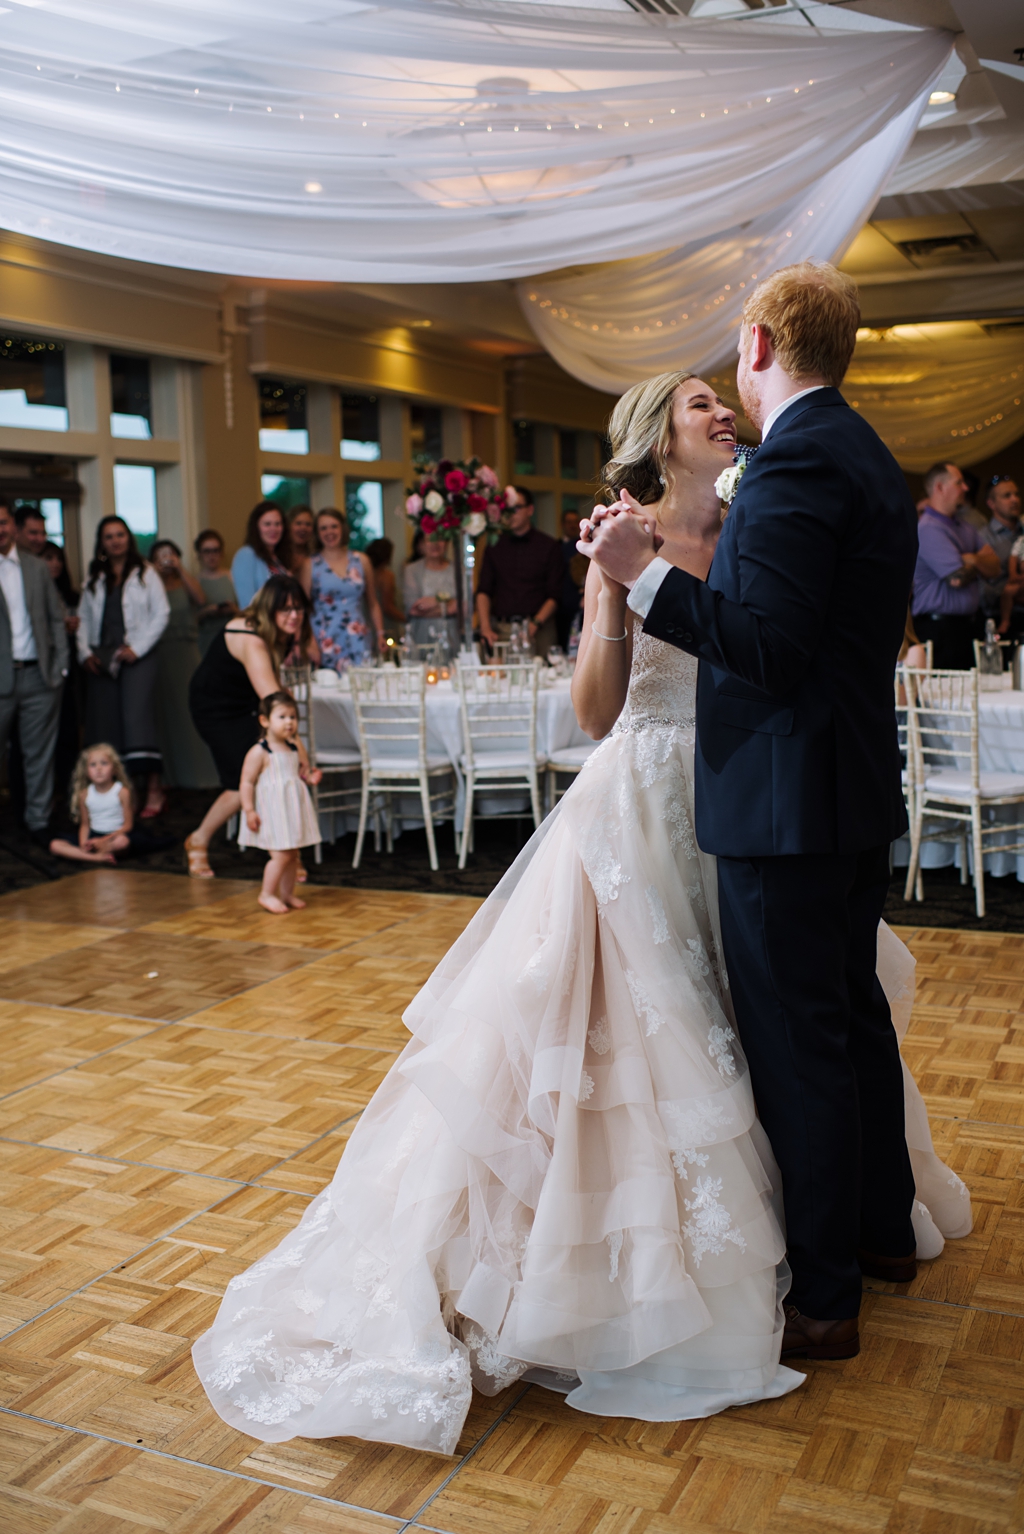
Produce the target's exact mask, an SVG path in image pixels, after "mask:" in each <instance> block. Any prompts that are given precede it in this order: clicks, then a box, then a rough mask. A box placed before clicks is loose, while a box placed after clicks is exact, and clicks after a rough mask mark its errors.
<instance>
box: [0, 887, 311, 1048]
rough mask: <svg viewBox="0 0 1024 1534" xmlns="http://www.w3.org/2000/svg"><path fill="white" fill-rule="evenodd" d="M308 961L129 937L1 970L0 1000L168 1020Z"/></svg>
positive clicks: (294, 954)
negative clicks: (16, 967)
mask: <svg viewBox="0 0 1024 1534" xmlns="http://www.w3.org/2000/svg"><path fill="white" fill-rule="evenodd" d="M182 882H183V881H182ZM304 962H305V956H304V954H303V952H302V950H301V949H297V948H286V947H271V946H269V945H268V944H265V943H227V942H213V941H210V940H208V939H202V938H183V937H171V936H162V935H154V934H149V933H142V932H124V933H118V934H116V935H115V936H114V937H111V938H108V939H107V941H106V942H105V943H100V944H94V945H92V946H91V947H89V948H79V949H75V950H74V951H72V952H70V953H64V954H58V955H56V956H55V957H53V958H50V959H46V960H42V961H40V962H39V963H37V964H26V965H24V966H23V967H22V968H20V969H11V970H7V971H5V972H0V996H3V997H7V998H9V999H11V1000H15V1001H33V1002H41V1003H44V1004H48V1005H51V1006H60V1007H79V1008H83V1009H88V1010H91V1011H98V1012H111V1011H113V1012H124V1013H127V1014H129V1015H130V1016H134V1017H153V1018H160V1019H163V1020H166V1021H168V1022H169V1021H172V1020H173V1019H175V1018H179V1017H187V1016H188V1014H189V1013H191V1012H198V1011H200V1010H202V1009H203V1008H204V1007H209V1006H212V1005H214V1004H215V1003H216V1002H218V1001H221V1000H222V999H223V998H224V997H226V996H237V995H239V994H240V993H242V992H243V991H246V990H249V989H250V988H251V987H252V986H254V985H258V984H259V983H260V982H261V981H263V980H269V979H270V978H271V977H272V976H274V975H280V974H285V973H288V972H289V971H290V970H293V969H295V968H297V967H298V966H299V965H300V964H303V963H304Z"/></svg>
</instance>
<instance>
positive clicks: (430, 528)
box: [420, 511, 437, 537]
mask: <svg viewBox="0 0 1024 1534" xmlns="http://www.w3.org/2000/svg"><path fill="white" fill-rule="evenodd" d="M420 527H421V528H422V530H423V531H424V532H425V533H426V534H427V536H428V537H429V536H430V534H431V533H436V532H437V523H436V522H435V521H434V519H433V517H432V516H431V515H430V513H429V511H425V512H424V513H423V515H422V517H420Z"/></svg>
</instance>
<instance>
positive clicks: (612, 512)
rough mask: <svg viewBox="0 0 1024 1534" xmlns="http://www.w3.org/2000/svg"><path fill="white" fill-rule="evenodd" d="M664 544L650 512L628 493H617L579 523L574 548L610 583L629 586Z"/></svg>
mask: <svg viewBox="0 0 1024 1534" xmlns="http://www.w3.org/2000/svg"><path fill="white" fill-rule="evenodd" d="M664 541H665V540H664V539H663V538H662V536H661V534H660V533H659V532H658V531H657V527H656V525H655V519H654V517H653V516H652V515H651V512H650V510H649V509H648V508H647V507H646V506H641V504H640V502H639V501H638V500H637V499H636V497H635V496H633V495H630V493H629V491H628V490H620V491H619V499H618V500H617V501H613V502H612V504H611V505H610V506H595V507H594V509H593V511H592V512H591V514H590V516H589V517H587V518H585V519H584V521H582V522H581V523H580V537H579V542H578V543H577V545H576V548H577V550H578V551H579V552H580V553H581V554H585V555H586V557H587V558H588V559H592V560H593V561H594V563H595V564H596V565H598V566H599V567H600V569H601V572H602V574H604V575H606V576H608V578H609V579H610V580H613V581H618V583H619V584H620V585H621V586H626V587H630V586H632V585H633V584H634V582H635V581H636V580H638V579H639V577H640V576H641V575H642V574H643V572H644V571H645V570H646V568H647V566H648V565H649V564H650V563H651V560H652V559H655V558H656V557H657V553H658V550H659V549H660V548H661V545H662V544H663V543H664Z"/></svg>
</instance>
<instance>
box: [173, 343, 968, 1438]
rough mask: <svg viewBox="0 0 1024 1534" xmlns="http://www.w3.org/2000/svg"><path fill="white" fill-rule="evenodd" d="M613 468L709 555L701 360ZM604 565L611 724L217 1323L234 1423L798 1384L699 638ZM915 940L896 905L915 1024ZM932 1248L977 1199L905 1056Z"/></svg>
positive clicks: (726, 440) (210, 1351)
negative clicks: (697, 702) (641, 617)
mask: <svg viewBox="0 0 1024 1534" xmlns="http://www.w3.org/2000/svg"><path fill="white" fill-rule="evenodd" d="M610 433H611V441H612V447H613V451H614V457H613V459H612V461H611V463H610V464H609V465H608V466H607V468H606V470H605V478H606V482H607V483H608V484H609V485H614V486H615V487H620V486H626V487H627V488H628V489H630V490H631V491H632V492H633V494H634V495H636V496H637V498H638V499H639V500H640V501H642V502H643V503H644V504H646V505H649V506H650V509H651V514H652V517H655V518H656V519H657V525H658V530H659V532H660V533H661V534H662V536H663V537H664V540H665V542H664V547H663V548H662V549H661V554H662V556H663V557H664V558H666V559H669V560H671V561H673V562H674V563H676V564H678V565H680V566H682V567H683V568H684V569H687V570H689V571H691V572H692V573H693V574H695V575H698V576H700V577H701V578H703V577H704V576H706V574H707V571H708V568H709V566H710V564H711V558H712V555H713V553H714V548H715V541H716V538H717V534H718V530H719V527H720V525H721V507H720V505H719V502H718V499H717V497H716V495H715V491H714V483H715V479H716V476H717V475H718V474H719V473H720V472H721V470H722V469H723V468H725V467H728V466H729V465H730V464H731V463H732V462H733V454H734V448H735V445H736V430H735V416H734V414H733V412H732V411H731V410H729V409H727V408H726V407H725V406H724V405H723V404H722V402H721V400H719V399H718V397H717V396H716V395H715V393H714V392H713V391H712V390H711V389H709V388H708V386H707V385H706V384H704V383H702V382H701V381H700V380H699V379H697V378H694V377H692V376H690V375H688V374H686V373H670V374H663V375H662V376H660V377H659V378H655V379H653V380H651V381H649V382H648V383H645V384H640V385H637V386H636V387H635V388H633V389H631V390H629V392H628V393H627V394H625V395H624V396H623V398H622V399H621V400H620V402H619V404H618V405H617V406H616V409H615V412H614V414H613V416H612V421H611V427H610ZM632 624H633V619H632V615H631V614H630V613H629V611H628V609H627V607H626V592H625V590H624V588H622V587H620V586H616V585H614V584H612V583H609V582H608V581H607V580H606V579H605V578H604V577H602V575H601V573H600V571H599V570H598V569H597V567H596V566H592V568H591V570H590V573H589V576H588V582H587V591H586V604H585V621H584V628H583V638H582V642H581V645H580V654H579V660H578V663H577V668H576V675H575V679H574V682H573V702H574V704H575V707H576V710H577V714H578V717H579V719H580V721H581V723H582V724H583V726H584V728H585V729H587V730H588V732H589V733H591V734H593V735H594V736H597V737H599V736H602V735H604V734H605V732H606V731H607V730H609V729H611V727H612V726H613V725H614V729H613V730H612V733H611V734H610V735H609V736H608V738H607V739H606V740H604V741H603V742H602V744H601V745H600V746H599V747H598V749H597V750H596V751H595V752H594V754H593V756H592V757H591V758H590V760H589V762H588V763H587V765H586V767H585V768H584V770H583V772H582V773H581V774H580V775H579V778H578V779H577V781H576V783H575V784H574V786H573V787H572V789H571V790H570V791H569V792H568V793H567V794H566V795H565V797H564V798H563V799H562V800H561V802H560V804H559V805H558V807H557V809H556V810H555V811H554V813H553V814H551V815H549V816H548V818H547V820H546V821H545V822H544V824H543V825H542V826H541V828H540V830H539V831H538V832H537V833H536V834H535V836H534V837H533V839H532V840H531V842H530V843H529V845H528V846H527V847H526V849H525V850H524V851H523V853H522V854H521V855H520V857H519V858H518V859H517V860H516V862H515V864H514V865H513V867H512V868H511V870H510V871H509V873H508V874H507V875H506V876H505V878H504V879H503V880H502V882H501V883H500V884H499V886H498V887H497V889H496V890H495V891H494V893H493V894H492V895H491V896H490V898H489V899H488V900H487V901H486V903H485V904H484V906H483V907H482V908H481V910H480V911H479V912H478V913H477V915H476V916H475V917H474V919H473V921H472V922H471V923H470V925H469V927H468V928H467V929H466V931H465V932H464V934H463V935H462V937H461V938H460V939H459V940H458V942H457V943H456V944H455V945H454V947H453V948H452V949H451V951H450V952H449V953H448V954H447V956H446V957H445V958H444V959H443V960H442V962H441V963H440V965H439V966H438V968H437V969H436V970H435V972H434V974H433V975H432V976H431V978H430V980H429V981H428V982H427V984H426V986H425V987H424V988H423V990H422V991H421V992H420V994H419V995H418V996H417V997H416V998H415V1000H414V1001H413V1003H412V1005H411V1006H410V1008H409V1010H408V1011H407V1013H406V1014H405V1021H406V1023H407V1025H408V1027H409V1029H410V1030H411V1032H412V1034H413V1038H412V1040H411V1042H410V1043H409V1044H408V1045H407V1046H406V1048H405V1050H404V1051H403V1053H402V1055H401V1056H400V1058H399V1059H398V1061H397V1062H396V1063H395V1065H394V1066H393V1067H392V1069H391V1071H390V1072H389V1074H388V1076H387V1078H386V1079H385V1081H384V1082H383V1084H382V1085H381V1087H380V1089H379V1090H378V1092H377V1094H376V1095H375V1097H374V1098H373V1101H372V1102H371V1103H370V1105H369V1106H368V1108H367V1109H366V1111H365V1113H364V1114H363V1116H362V1118H361V1120H360V1122H359V1124H358V1126H357V1128H356V1130H355V1132H354V1134H353V1136H352V1138H351V1141H350V1143H349V1145H348V1147H347V1149H346V1151H345V1154H344V1156H343V1158H342V1161H341V1164H340V1166H339V1167H338V1170H337V1173H336V1174H335V1177H334V1181H333V1183H332V1184H331V1186H330V1187H329V1188H327V1189H325V1191H324V1192H323V1193H321V1194H320V1195H319V1197H317V1198H316V1199H314V1200H313V1202H312V1204H311V1205H310V1207H309V1209H308V1210H307V1212H306V1214H305V1215H304V1217H303V1219H302V1220H301V1222H300V1223H299V1225H298V1226H297V1227H296V1229H295V1230H294V1231H293V1232H292V1233H291V1234H290V1235H289V1236H287V1237H286V1238H285V1240H284V1241H282V1243H281V1244H280V1246H278V1247H277V1248H276V1250H275V1251H273V1252H271V1253H270V1255H269V1256H267V1257H264V1258H263V1259H262V1260H261V1261H259V1262H257V1263H256V1264H255V1265H254V1266H253V1267H252V1268H250V1269H249V1270H248V1272H245V1273H242V1274H240V1275H239V1276H238V1277H236V1278H234V1279H232V1280H231V1282H230V1284H229V1285H228V1289H227V1293H226V1295H225V1297H224V1301H223V1303H222V1305H221V1308H220V1311H219V1313H218V1315H217V1318H216V1320H215V1322H214V1324H213V1326H212V1328H211V1329H210V1331H208V1332H207V1333H206V1334H205V1336H203V1337H201V1338H200V1339H199V1340H198V1342H197V1343H196V1345H195V1348H194V1350H193V1356H194V1359H195V1364H196V1369H197V1371H198V1373H199V1376H200V1379H201V1380H202V1382H203V1385H204V1387H205V1389H206V1391H207V1393H208V1395H209V1397H210V1399H211V1401H212V1402H213V1404H214V1406H215V1407H216V1409H217V1411H218V1412H219V1413H220V1415H221V1417H223V1418H224V1420H225V1421H226V1422H228V1423H230V1424H231V1425H232V1426H233V1427H237V1428H239V1429H241V1430H242V1431H243V1432H246V1433H250V1434H253V1435H255V1436H256V1437H258V1438H261V1439H264V1440H266V1441H272V1442H276V1441H281V1440H284V1439H288V1438H293V1437H296V1436H300V1435H301V1436H303V1437H311V1438H321V1437H333V1436H335V1435H350V1436H355V1437H359V1438H365V1439H374V1440H380V1441H384V1442H388V1443H398V1444H404V1445H407V1446H408V1447H410V1448H415V1449H428V1450H434V1451H439V1452H441V1453H446V1454H450V1453H452V1451H453V1450H454V1447H455V1444H456V1442H457V1440H458V1437H459V1432H460V1429H461V1427H462V1423H463V1421H464V1419H465V1416H466V1412H467V1410H468V1407H469V1403H470V1394H471V1386H473V1385H475V1386H476V1388H477V1389H479V1390H481V1391H483V1392H484V1393H485V1394H489V1395H493V1394H496V1393H497V1392H498V1391H500V1390H502V1389H503V1388H505V1387H506V1386H508V1385H509V1384H511V1383H512V1382H513V1381H515V1380H516V1379H519V1378H521V1377H524V1376H525V1377H527V1378H529V1379H531V1380H536V1381H539V1382H540V1383H543V1384H546V1385H548V1386H549V1387H551V1388H554V1389H559V1390H562V1391H563V1392H567V1393H568V1394H567V1399H568V1402H569V1404H570V1405H571V1406H574V1407H577V1408H579V1409H580V1410H581V1411H586V1412H593V1413H597V1414H600V1415H605V1416H621V1417H635V1418H641V1419H645V1420H648V1421H676V1420H679V1419H683V1418H693V1417H704V1416H709V1415H711V1414H712V1413H714V1412H718V1411H721V1410H723V1409H724V1408H725V1407H727V1406H732V1405H737V1404H740V1403H745V1402H751V1401H757V1400H765V1399H770V1398H772V1397H776V1396H780V1395H783V1394H785V1393H786V1392H787V1391H789V1390H792V1389H794V1388H795V1387H796V1386H798V1385H799V1384H801V1383H802V1380H803V1376H802V1375H801V1374H798V1373H796V1372H795V1371H794V1370H792V1369H790V1368H787V1367H786V1366H785V1365H784V1364H782V1363H780V1347H781V1337H782V1325H783V1314H782V1301H783V1299H784V1297H785V1294H786V1291H787V1288H788V1284H789V1273H788V1269H787V1267H786V1263H785V1245H786V1243H785V1237H784V1234H783V1228H782V1210H781V1204H780V1199H779V1197H778V1193H777V1184H778V1176H777V1172H776V1169H775V1166H774V1163H773V1160H772V1155H771V1150H770V1148H769V1145H768V1142H767V1140H766V1138H765V1136H764V1133H763V1132H762V1130H761V1127H760V1125H759V1123H758V1120H757V1118H756V1115H755V1110H754V1102H753V1097H752V1094H751V1089H750V1083H749V1078H748V1075H747V1069H746V1064H745V1062H744V1059H743V1055H742V1053H741V1051H740V1049H739V1044H738V1041H737V1038H736V1034H735V1031H734V1028H733V1017H732V1010H731V1006H730V999H729V982H728V978H727V976H726V974H725V971H724V968H723V965H722V961H721V942H720V936H719V924H718V912H717V893H716V876H715V863H714V859H713V858H710V857H707V856H706V855H704V854H703V853H702V852H701V850H700V848H699V847H698V846H697V844H696V841H695V838H694V833H693V799H692V775H693V744H694V735H693V729H694V725H693V718H694V693H695V682H696V669H697V663H696V661H695V660H693V659H691V657H689V656H687V655H685V654H684V653H683V652H682V651H680V650H677V649H675V648H673V647H671V646H669V645H666V644H663V643H662V642H661V641H660V640H657V639H653V638H651V637H650V636H648V635H645V634H644V633H643V632H642V631H641V630H640V629H639V628H637V629H636V630H635V631H634V629H633V626H632ZM913 968H914V961H913V959H912V958H911V957H910V955H909V953H908V952H907V950H906V949H905V948H904V946H903V944H902V943H900V942H899V940H898V939H897V938H896V937H895V936H894V935H893V934H892V933H891V932H889V930H888V928H886V927H884V926H883V927H882V928H881V929H880V933H879V976H880V979H881V980H882V983H883V985H884V987H885V989H886V992H887V994H888V996H889V999H890V1002H891V1004H892V1006H893V1012H894V1021H895V1023H896V1026H897V1028H898V1029H899V1028H900V1027H902V1028H904V1029H905V1027H906V1024H907V1021H908V1020H909V1013H910V1003H911V1000H912V996H913ZM904 1077H905V1081H906V1092H907V1125H908V1143H909V1144H910V1148H911V1157H912V1161H913V1165H914V1173H915V1177H916V1180H917V1191H918V1204H917V1206H916V1209H915V1229H916V1234H917V1239H918V1255H919V1256H925V1257H927V1256H936V1255H937V1254H938V1252H939V1251H940V1250H941V1248H942V1236H941V1235H940V1234H939V1232H940V1231H942V1232H944V1233H945V1234H946V1235H948V1236H955V1235H964V1234H966V1233H967V1231H968V1230H969V1229H970V1221H971V1216H970V1203H969V1199H968V1196H967V1190H966V1189H965V1188H964V1186H963V1184H962V1183H961V1182H960V1181H959V1179H958V1178H956V1177H954V1176H953V1174H952V1173H950V1172H948V1171H947V1169H946V1168H945V1167H944V1166H942V1163H941V1162H939V1160H938V1158H937V1157H936V1156H935V1154H934V1152H933V1150H932V1144H931V1137H930V1134H929V1132H928V1125H927V1118H926V1116H925V1112H924V1106H923V1104H922V1102H921V1099H920V1096H919V1095H918V1093H917V1090H916V1088H915V1087H914V1085H913V1083H912V1081H911V1080H910V1077H909V1074H908V1073H907V1072H906V1069H904Z"/></svg>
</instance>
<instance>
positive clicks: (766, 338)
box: [749, 321, 775, 373]
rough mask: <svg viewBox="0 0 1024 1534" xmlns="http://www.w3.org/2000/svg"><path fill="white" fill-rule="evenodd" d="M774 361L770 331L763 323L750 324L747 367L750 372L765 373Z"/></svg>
mask: <svg viewBox="0 0 1024 1534" xmlns="http://www.w3.org/2000/svg"><path fill="white" fill-rule="evenodd" d="M774 361H775V348H774V346H773V345H772V337H771V331H770V330H769V329H768V328H767V326H765V325H759V324H757V323H756V321H755V323H754V324H752V325H751V326H750V354H749V367H750V371H751V372H752V373H767V371H768V369H769V368H770V367H771V365H772V363H773V362H774Z"/></svg>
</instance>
